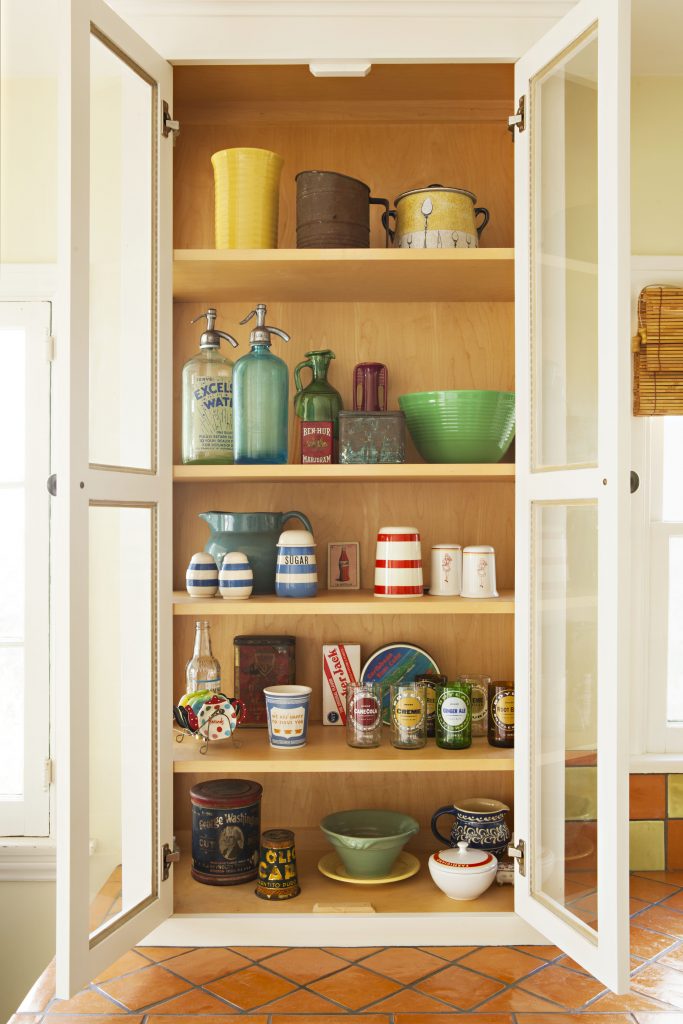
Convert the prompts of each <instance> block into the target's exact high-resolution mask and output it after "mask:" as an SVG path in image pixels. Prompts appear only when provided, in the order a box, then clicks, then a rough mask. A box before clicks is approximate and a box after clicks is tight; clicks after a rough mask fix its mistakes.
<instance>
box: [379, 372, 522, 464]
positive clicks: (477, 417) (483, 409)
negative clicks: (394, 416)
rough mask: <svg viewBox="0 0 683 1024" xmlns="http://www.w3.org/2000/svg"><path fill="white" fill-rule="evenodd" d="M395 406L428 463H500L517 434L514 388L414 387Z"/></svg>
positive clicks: (400, 397) (400, 396)
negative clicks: (425, 388) (488, 389)
mask: <svg viewBox="0 0 683 1024" xmlns="http://www.w3.org/2000/svg"><path fill="white" fill-rule="evenodd" d="M398 404H399V407H400V408H401V410H402V412H404V413H405V417H406V422H407V424H408V430H409V431H410V436H411V437H412V439H413V441H414V442H415V447H416V448H417V450H418V451H419V453H420V455H421V456H422V458H423V459H424V460H425V461H426V462H500V460H501V459H502V458H503V456H504V455H505V453H506V452H507V450H508V448H509V447H510V445H511V444H512V439H513V438H514V436H515V393H514V391H478V390H475V389H470V390H466V391H465V390H463V391H417V392H413V393H412V394H408V395H399V399H398Z"/></svg>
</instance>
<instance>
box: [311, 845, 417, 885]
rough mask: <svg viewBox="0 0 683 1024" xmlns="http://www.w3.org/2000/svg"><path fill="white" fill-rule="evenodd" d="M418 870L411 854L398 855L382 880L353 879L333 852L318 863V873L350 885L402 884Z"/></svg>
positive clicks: (414, 858)
mask: <svg viewBox="0 0 683 1024" xmlns="http://www.w3.org/2000/svg"><path fill="white" fill-rule="evenodd" d="M419 870H420V862H419V860H418V859H417V857H414V856H413V855H412V853H405V852H403V853H399V855H398V857H397V858H396V860H395V861H394V866H393V867H392V869H391V871H390V872H389V874H388V875H384V877H383V878H355V877H354V876H353V875H350V874H349V873H348V871H347V870H346V868H345V867H344V864H343V862H342V859H341V857H340V856H339V854H338V853H335V852H334V850H333V851H332V853H326V854H325V856H324V857H321V859H320V860H319V861H318V871H320V872H321V873H322V874H323V875H326V876H327V877H328V878H333V879H334V880H335V882H351V884H352V885H386V884H387V882H402V881H403V880H404V879H405V878H412V876H413V875H416V874H417V872H418V871H419Z"/></svg>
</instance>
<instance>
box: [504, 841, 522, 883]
mask: <svg viewBox="0 0 683 1024" xmlns="http://www.w3.org/2000/svg"><path fill="white" fill-rule="evenodd" d="M508 857H514V859H515V860H516V861H517V867H518V868H519V873H520V875H522V877H525V876H526V843H525V842H524V840H523V839H518V840H517V845H516V846H512V845H510V846H508Z"/></svg>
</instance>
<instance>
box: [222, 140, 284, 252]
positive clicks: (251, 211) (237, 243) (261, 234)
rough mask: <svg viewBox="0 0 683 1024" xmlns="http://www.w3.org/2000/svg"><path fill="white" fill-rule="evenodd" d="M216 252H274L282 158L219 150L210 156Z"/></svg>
mask: <svg viewBox="0 0 683 1024" xmlns="http://www.w3.org/2000/svg"><path fill="white" fill-rule="evenodd" d="M211 163H212V164H213V175H214V184H215V201H216V207H215V209H216V248H217V249H277V221H278V209H279V198H280V172H281V171H282V165H283V163H284V161H283V159H282V157H281V156H278V154H277V153H271V152H270V150H267V149H251V148H238V149H222V150H220V152H218V153H214V154H213V156H212V157H211Z"/></svg>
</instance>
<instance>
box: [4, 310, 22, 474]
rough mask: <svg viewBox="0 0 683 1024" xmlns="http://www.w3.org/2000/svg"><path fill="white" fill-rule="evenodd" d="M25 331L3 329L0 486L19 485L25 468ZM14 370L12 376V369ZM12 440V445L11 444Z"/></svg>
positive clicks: (10, 328) (12, 328) (13, 328)
mask: <svg viewBox="0 0 683 1024" xmlns="http://www.w3.org/2000/svg"><path fill="white" fill-rule="evenodd" d="M26 356H27V353H26V331H25V330H23V329H22V328H19V327H0V359H2V365H3V367H4V368H5V370H6V371H7V372H4V373H0V437H2V438H3V439H4V442H3V444H0V484H7V483H19V482H20V481H23V479H24V472H25V470H24V467H25V464H26V410H27V401H26V399H27V395H26ZM10 366H11V372H9V368H10ZM10 438H11V444H10V443H8V442H9V439H10Z"/></svg>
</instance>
